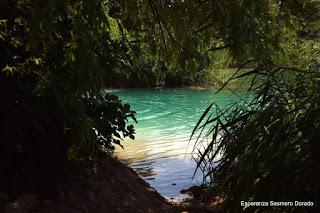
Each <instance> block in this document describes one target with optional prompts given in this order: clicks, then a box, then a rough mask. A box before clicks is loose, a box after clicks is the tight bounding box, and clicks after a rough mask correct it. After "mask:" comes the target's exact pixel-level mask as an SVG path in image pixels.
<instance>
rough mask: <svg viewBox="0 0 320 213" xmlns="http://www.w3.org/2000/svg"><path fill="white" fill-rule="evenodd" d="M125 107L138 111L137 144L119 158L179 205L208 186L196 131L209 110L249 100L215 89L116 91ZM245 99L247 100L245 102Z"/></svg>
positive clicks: (127, 145) (118, 150)
mask: <svg viewBox="0 0 320 213" xmlns="http://www.w3.org/2000/svg"><path fill="white" fill-rule="evenodd" d="M108 92H112V93H114V94H116V95H118V96H119V97H120V99H121V100H122V101H123V102H124V103H130V104H131V108H132V109H133V110H134V111H136V112H137V119H138V124H135V129H136V139H135V140H134V141H133V140H130V139H126V140H125V141H124V142H123V145H124V147H125V149H124V150H122V149H121V148H119V147H117V148H116V155H117V156H118V157H119V158H120V159H121V160H122V161H124V162H126V163H128V165H129V166H130V167H132V168H133V169H134V170H135V171H136V172H137V173H138V174H139V175H140V176H141V177H142V178H144V179H145V180H146V181H147V182H148V183H149V184H150V185H151V186H152V187H154V188H155V189H156V190H157V191H158V192H159V193H160V194H161V195H162V196H164V197H166V198H168V199H172V198H173V199H174V200H175V201H179V200H181V199H183V198H184V197H185V196H184V195H182V194H181V193H180V191H181V190H182V189H187V188H189V187H190V186H192V185H194V184H201V183H202V173H201V171H199V172H197V174H196V175H195V177H194V178H193V179H192V176H193V173H194V171H195V168H196V164H195V161H194V160H192V158H191V154H192V147H193V143H194V141H191V143H190V144H189V147H188V143H189V138H190V135H191V132H192V130H193V128H194V126H195V125H196V123H197V121H198V119H199V118H200V116H201V115H202V113H203V112H204V110H205V109H206V108H207V107H208V106H209V105H210V104H211V103H212V102H215V103H216V104H217V105H218V106H219V107H220V108H224V107H226V106H228V105H229V104H231V103H233V102H239V101H241V100H242V101H243V100H245V99H246V96H245V93H241V92H240V93H238V95H239V96H238V95H235V94H233V93H232V92H230V91H221V92H219V93H218V94H215V91H213V90H202V91H199V90H187V89H149V90H147V89H123V90H112V91H110V90H109V91H108ZM240 97H241V98H240Z"/></svg>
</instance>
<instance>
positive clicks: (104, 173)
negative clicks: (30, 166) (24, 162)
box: [0, 158, 213, 213]
mask: <svg viewBox="0 0 320 213" xmlns="http://www.w3.org/2000/svg"><path fill="white" fill-rule="evenodd" d="M85 164H86V166H85V168H86V169H81V170H79V171H81V172H77V173H74V172H72V174H68V175H66V174H63V175H54V176H52V175H50V176H49V177H48V176H43V177H41V180H40V179H39V177H34V180H33V181H32V178H30V177H29V178H28V180H26V181H25V183H26V184H28V186H26V187H21V188H22V190H20V192H19V193H17V194H16V195H8V194H5V193H0V205H1V208H0V212H4V213H31V212H33V213H36V212H41V213H42V212H45V213H53V212H63V213H91V212H92V213H93V212H94V213H100V212H101V213H109V212H110V213H113V212H115V213H117V212H144V213H147V212H213V211H209V210H208V209H205V208H203V207H200V206H196V205H190V203H183V204H181V205H178V204H172V203H169V202H168V201H166V200H165V199H164V198H163V197H162V196H161V195H160V194H159V193H158V192H156V191H155V190H154V189H153V188H151V187H150V186H149V184H147V183H146V182H145V181H144V180H142V179H141V178H140V177H139V176H138V175H137V174H136V173H135V172H134V171H133V170H132V169H131V168H129V167H127V166H125V165H123V164H122V163H121V162H119V161H117V160H115V159H112V158H110V159H107V160H106V161H103V162H101V161H100V162H98V161H95V160H92V161H89V162H86V163H85ZM70 173H71V172H70ZM31 185H33V186H31ZM23 188H25V189H28V190H24V189H23Z"/></svg>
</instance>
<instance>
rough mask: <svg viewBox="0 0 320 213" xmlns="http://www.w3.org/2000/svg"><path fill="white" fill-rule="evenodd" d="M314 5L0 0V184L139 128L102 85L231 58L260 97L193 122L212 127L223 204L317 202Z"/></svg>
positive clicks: (208, 155) (209, 154)
mask: <svg viewBox="0 0 320 213" xmlns="http://www.w3.org/2000/svg"><path fill="white" fill-rule="evenodd" d="M319 9H320V8H319V3H318V1H313V0H287V1H278V0H265V1H251V0H244V1H240V0H239V1H235V0H223V1H206V0H203V1H194V0H190V1H184V0H181V1H167V0H161V1H152V0H110V1H104V0H89V1H63V0H53V1H43V0H34V1H32V2H31V1H28V0H15V1H6V0H1V1H0V47H1V49H0V58H1V61H0V87H1V88H0V116H1V118H2V122H1V126H0V135H1V142H0V171H1V178H0V190H3V191H10V190H12V189H13V188H14V186H15V183H16V182H15V181H16V179H17V178H21V177H23V175H24V174H25V173H27V171H28V172H30V171H33V170H42V169H43V170H50V171H56V170H58V169H61V167H64V166H65V165H68V163H69V162H70V160H74V159H80V158H82V159H84V158H87V157H93V156H96V157H97V153H101V151H102V152H105V151H107V150H110V148H112V146H113V145H112V144H113V143H115V144H120V140H121V138H122V137H130V138H134V128H133V126H132V125H128V124H127V121H128V118H132V119H134V120H135V113H134V112H133V111H131V109H130V106H129V105H126V104H122V103H121V101H120V100H118V98H117V97H116V96H113V95H109V94H104V93H102V92H101V91H102V90H103V89H104V88H105V87H106V86H181V85H194V84H204V85H207V84H208V82H209V81H210V80H212V79H215V81H218V82H219V81H220V79H219V77H218V76H217V75H215V71H216V70H217V69H225V68H230V67H233V68H235V67H237V68H240V69H239V70H238V71H237V72H236V73H235V74H234V75H233V76H232V77H231V80H232V79H237V78H241V77H247V76H251V77H250V78H249V79H250V80H251V82H250V83H247V84H248V86H249V89H250V91H251V92H252V91H253V92H254V93H256V94H257V97H256V99H254V100H252V101H250V103H248V104H247V105H245V106H244V105H238V106H234V107H231V108H230V109H229V110H227V111H226V112H223V111H222V112H218V114H217V115H218V116H217V117H214V116H213V115H212V116H211V117H210V119H208V120H207V121H206V122H205V123H204V125H200V123H199V124H198V125H197V128H196V130H201V129H202V127H204V126H210V127H211V132H209V133H211V135H210V136H212V137H213V139H212V141H211V143H209V144H208V145H206V144H201V143H198V144H199V146H205V149H204V150H201V149H199V150H200V151H201V153H200V156H199V158H198V165H199V167H201V168H202V169H203V170H204V171H205V172H206V174H207V177H209V186H210V187H211V189H213V190H214V191H215V193H218V194H221V193H222V194H224V195H225V197H226V202H225V204H226V205H227V207H228V209H230V211H231V212H233V211H237V210H240V208H241V207H240V205H239V201H240V200H268V199H270V200H276V199H278V200H291V199H300V200H301V199H302V200H306V199H307V200H312V201H314V202H318V201H319V200H316V199H318V198H317V197H319V184H318V183H317V180H318V179H319V176H320V175H319V159H318V157H317V155H318V154H319V145H318V144H317V143H318V141H319V134H318V132H319V125H320V123H319V122H320V121H319V104H318V103H319V78H320V76H319V63H320V59H319V55H320V54H319V48H320V47H319V30H320V24H319V16H320V14H319ZM242 68H245V71H243V70H242ZM226 83H228V81H227V82H226ZM208 113H209V110H208V111H206V113H205V114H204V115H207V114H208ZM204 118H205V116H203V117H202V119H204ZM200 144H201V145H200ZM196 148H197V147H196ZM216 148H217V149H216ZM217 153H219V155H221V156H222V157H221V159H219V161H218V162H215V160H216V158H215V157H216V154H217ZM8 182H9V184H8ZM292 185H294V186H295V187H292ZM272 188H273V189H272ZM301 196H302V197H301ZM250 210H252V209H250Z"/></svg>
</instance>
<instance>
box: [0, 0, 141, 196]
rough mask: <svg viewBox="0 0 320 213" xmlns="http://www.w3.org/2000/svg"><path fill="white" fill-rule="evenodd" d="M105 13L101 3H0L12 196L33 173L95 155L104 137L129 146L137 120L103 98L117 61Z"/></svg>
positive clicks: (1, 166)
mask: <svg viewBox="0 0 320 213" xmlns="http://www.w3.org/2000/svg"><path fill="white" fill-rule="evenodd" d="M2 11H4V12H3V13H2ZM107 11H108V4H107V2H106V1H102V0H92V1H86V2H85V1H61V0H54V1H50V2H47V1H42V0H36V1H32V2H30V1H27V0H17V1H1V14H0V20H1V21H0V46H1V49H0V57H1V61H0V82H1V83H0V87H1V89H0V91H1V92H0V103H1V106H0V116H1V118H2V122H1V127H0V135H1V142H0V158H1V159H0V160H1V163H0V171H1V172H3V173H1V177H3V178H5V179H8V180H10V181H12V184H13V185H11V189H12V188H14V187H13V186H14V184H15V182H14V178H13V177H17V176H21V174H24V173H26V171H28V170H30V169H31V170H37V169H39V171H41V169H44V170H56V169H59V168H61V167H65V166H66V165H67V162H68V159H74V158H86V157H89V156H93V155H95V154H96V153H97V150H98V149H97V147H98V146H100V143H101V137H103V138H104V141H103V144H104V145H106V147H108V146H109V145H110V143H113V142H116V143H117V144H119V141H118V140H120V138H122V137H127V136H128V137H131V138H133V135H134V129H133V127H132V126H131V125H130V126H128V125H127V123H126V122H127V120H128V118H129V117H131V118H133V119H135V117H134V112H132V111H131V110H130V107H129V106H128V105H124V104H122V103H121V102H120V101H119V100H116V98H115V97H114V96H110V95H105V96H102V95H101V94H100V93H101V90H102V89H104V84H105V79H106V76H107V75H106V73H108V72H111V71H112V70H114V69H115V67H117V66H118V65H119V60H120V59H121V57H122V56H120V54H121V53H119V51H115V50H116V49H118V47H119V46H120V44H119V42H118V41H116V40H114V37H113V35H112V34H111V33H110V31H111V29H110V22H109V19H110V17H109V15H108V14H107ZM119 49H120V50H121V48H119ZM101 116H102V118H101ZM93 128H94V129H95V130H96V131H98V134H97V135H95V132H94V131H93ZM122 133H123V135H121V134H122ZM120 135H121V136H120ZM115 137H117V139H115ZM107 145H108V146H107ZM100 151H101V149H100ZM3 174H5V176H4V175H3ZM5 183H6V181H4V182H3V181H1V182H0V184H1V185H0V190H1V189H2V188H7V187H9V188H10V184H5Z"/></svg>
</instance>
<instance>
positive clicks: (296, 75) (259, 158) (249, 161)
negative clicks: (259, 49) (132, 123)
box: [193, 4, 320, 212]
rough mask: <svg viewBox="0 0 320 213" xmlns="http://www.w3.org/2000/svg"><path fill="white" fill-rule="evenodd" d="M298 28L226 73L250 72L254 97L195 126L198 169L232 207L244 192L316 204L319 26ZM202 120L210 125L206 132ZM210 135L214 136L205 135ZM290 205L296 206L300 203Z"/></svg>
mask: <svg viewBox="0 0 320 213" xmlns="http://www.w3.org/2000/svg"><path fill="white" fill-rule="evenodd" d="M291 6H292V5H291ZM315 8H316V9H315ZM313 10H314V11H316V12H313V13H312V14H313V15H312V16H311V17H313V18H311V17H310V16H309V17H308V18H307V21H308V23H305V24H306V25H313V26H314V24H313V20H314V17H317V16H318V14H319V4H317V5H313ZM300 12H301V13H309V10H307V11H304V10H302V11H299V13H300ZM300 15H301V14H300ZM299 18H301V19H304V18H305V15H301V16H299ZM309 30H310V28H309ZM297 32H298V33H297V34H295V35H294V36H293V35H291V37H290V39H289V38H288V37H287V36H288V35H284V37H282V38H280V46H281V47H282V50H283V52H282V53H284V54H281V55H280V56H281V58H276V59H273V60H272V61H271V62H272V63H267V64H263V63H261V64H260V65H258V66H257V67H256V68H254V69H251V70H248V71H246V72H244V73H240V72H236V73H235V74H234V75H233V76H232V77H231V79H230V80H232V79H237V78H242V77H244V76H252V81H251V85H250V88H249V92H250V93H253V94H255V98H254V99H252V100H247V101H246V104H243V103H242V104H234V105H231V106H230V108H228V109H226V110H218V111H217V112H211V113H209V111H206V115H204V116H202V117H201V119H200V121H199V122H198V125H197V126H196V127H195V130H194V133H193V135H196V134H198V139H197V143H196V145H195V147H194V148H195V149H197V150H198V151H199V152H198V155H197V156H196V160H197V165H198V167H197V169H199V168H200V169H201V170H203V171H204V173H205V175H206V178H207V179H206V180H207V181H208V186H209V188H210V190H211V191H212V192H213V193H216V194H219V195H221V194H222V195H224V196H225V199H226V200H225V202H224V205H225V207H226V210H227V211H229V212H236V211H241V210H243V209H242V207H241V206H240V201H241V200H244V201H269V200H277V201H294V200H300V201H312V202H314V204H315V205H316V206H315V207H314V208H315V211H316V209H317V208H319V206H318V205H317V204H318V203H319V183H318V179H319V178H320V173H319V171H320V170H319V157H318V155H319V144H318V141H319V140H320V135H319V134H318V133H319V130H320V129H319V128H320V120H319V119H320V114H319V112H320V111H319V104H318V102H319V72H320V70H319V68H320V67H319V64H320V63H319V62H320V61H319V55H320V51H319V47H318V45H317V43H318V41H319V34H318V35H317V34H316V33H315V32H317V28H316V27H315V28H313V30H310V31H307V32H305V31H303V30H301V29H300V30H298V31H297ZM301 35H305V36H301ZM309 36H312V39H310V37H309ZM282 39H283V40H282ZM286 39H289V40H286ZM290 45H293V46H290ZM297 47H300V48H299V49H298V48H297ZM275 64H277V65H275ZM266 65H267V66H266ZM257 78H259V79H260V80H261V81H260V82H257V81H256V79H257ZM261 82H262V83H261ZM206 117H209V118H208V119H207V120H205V118H206ZM205 127H209V131H208V132H206V134H205V135H203V134H202V133H203V129H204V128H205ZM203 137H204V138H203ZM208 137H212V138H210V139H209V142H208V143H207V142H206V141H207V140H206V139H208ZM245 210H247V211H248V212H251V211H252V212H264V211H266V210H267V209H266V208H263V207H250V208H246V209H245ZM286 210H288V209H287V208H283V209H282V208H281V207H279V208H277V207H274V208H272V207H270V209H268V211H286ZM291 210H292V211H293V212H300V211H301V208H300V209H299V208H298V207H295V208H292V209H291Z"/></svg>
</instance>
